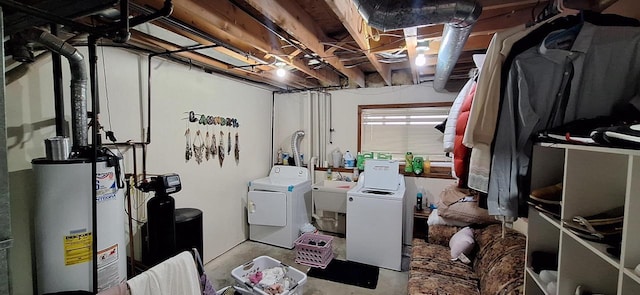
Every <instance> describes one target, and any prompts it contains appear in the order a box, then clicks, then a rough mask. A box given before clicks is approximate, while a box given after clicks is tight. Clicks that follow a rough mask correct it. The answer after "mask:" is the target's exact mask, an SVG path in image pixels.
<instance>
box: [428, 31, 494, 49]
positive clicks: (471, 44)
mask: <svg viewBox="0 0 640 295" xmlns="http://www.w3.org/2000/svg"><path fill="white" fill-rule="evenodd" d="M491 38H493V35H476V36H471V37H469V39H467V42H466V43H465V44H464V47H463V48H462V51H474V50H485V49H486V48H487V47H489V43H490V42H491ZM440 44H441V40H431V41H430V42H429V50H427V51H426V52H425V54H438V50H440Z"/></svg>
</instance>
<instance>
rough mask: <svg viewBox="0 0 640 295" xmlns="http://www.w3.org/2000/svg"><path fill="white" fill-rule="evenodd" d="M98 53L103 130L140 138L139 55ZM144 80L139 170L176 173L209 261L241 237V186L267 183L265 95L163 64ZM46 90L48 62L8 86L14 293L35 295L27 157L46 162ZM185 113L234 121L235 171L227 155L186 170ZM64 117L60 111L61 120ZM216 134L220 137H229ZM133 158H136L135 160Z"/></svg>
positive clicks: (179, 200) (143, 63) (244, 232)
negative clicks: (200, 226)
mask: <svg viewBox="0 0 640 295" xmlns="http://www.w3.org/2000/svg"><path fill="white" fill-rule="evenodd" d="M82 52H83V53H86V51H85V50H82ZM101 52H102V50H101V49H99V50H98V55H99V62H98V65H99V69H98V73H99V76H100V83H99V84H100V87H101V89H100V93H101V96H100V99H101V123H102V124H103V125H104V126H105V129H107V130H114V131H115V133H116V137H117V138H118V140H119V141H125V140H129V139H131V140H134V141H140V140H142V139H143V137H142V135H143V134H144V130H143V126H144V125H146V124H144V122H146V119H145V118H144V117H142V116H141V113H142V111H141V110H146V89H147V84H146V72H147V71H146V69H147V59H146V56H140V55H138V54H135V53H131V52H128V51H124V50H120V49H112V48H105V49H104V56H102V54H101ZM85 56H86V54H85ZM103 58H104V64H105V65H106V77H107V80H106V83H105V80H104V77H103V73H104V72H103V67H102V65H103V63H102V60H103ZM63 68H64V73H65V77H64V87H65V92H66V100H65V103H66V104H67V106H68V104H69V102H68V97H69V96H68V95H69V94H68V92H69V90H68V88H69V87H68V86H69V74H68V70H67V69H68V65H67V63H66V61H64V60H63ZM152 75H153V80H152V94H153V95H152V99H153V102H152V129H151V130H152V135H151V137H152V142H151V144H150V145H149V146H148V158H147V164H148V165H147V172H148V173H158V174H161V173H169V172H175V173H178V174H179V175H180V177H181V180H182V183H183V189H182V191H181V192H179V193H177V194H175V195H174V198H175V200H176V207H177V208H184V207H190V208H198V209H200V210H202V211H203V218H204V254H205V260H206V261H209V260H211V259H213V258H214V257H216V256H218V255H220V254H222V253H224V252H225V251H227V250H229V249H230V248H232V247H233V246H235V245H237V244H239V243H240V242H242V241H244V240H246V238H247V236H248V227H247V223H246V214H245V209H244V206H245V203H246V192H247V184H248V182H249V181H250V180H252V179H255V178H259V177H264V176H266V175H267V173H268V171H269V168H270V157H269V154H270V150H271V109H272V95H271V91H270V90H267V89H262V88H259V87H255V86H254V85H250V84H246V83H241V82H238V81H235V80H231V79H228V78H224V77H221V76H216V75H210V74H206V73H203V72H202V71H199V70H196V69H194V70H190V69H189V68H188V67H186V66H183V65H178V64H175V63H171V62H167V61H162V60H161V59H154V61H153V63H152ZM52 85H53V83H52V81H51V59H50V58H49V57H46V58H44V59H42V60H40V61H38V62H36V63H34V64H32V65H30V66H29V71H28V72H27V73H26V74H25V75H24V76H22V77H20V78H19V79H17V80H15V81H13V82H11V83H10V84H9V85H8V88H7V105H6V109H7V114H6V120H7V126H8V152H9V155H8V158H9V159H8V160H9V161H8V162H9V172H10V181H11V187H10V189H11V192H10V193H11V210H12V212H11V213H12V227H13V234H14V239H15V244H14V247H13V248H11V249H10V271H11V276H12V287H13V294H16V295H18V294H32V293H33V288H32V284H33V282H34V280H33V276H35V269H34V268H33V267H32V265H33V259H32V256H31V255H32V251H33V236H32V235H33V234H32V233H33V227H34V225H33V209H32V208H33V203H34V195H33V180H32V172H31V160H32V159H34V158H38V157H43V156H44V144H43V141H44V139H45V138H48V137H51V136H54V135H55V126H54V122H53V118H54V108H53V94H52V91H53V90H52V89H53V86H52ZM107 90H108V100H109V102H108V103H107V95H106V94H107ZM190 110H194V111H195V112H197V113H204V114H207V115H213V116H224V117H235V118H238V120H239V122H240V128H238V129H234V130H233V131H238V132H239V136H240V138H239V141H240V154H241V157H240V162H239V164H238V165H236V163H235V161H234V160H233V153H232V154H231V155H228V156H227V157H226V158H225V161H224V165H223V167H220V165H219V164H218V162H217V159H216V160H215V161H211V160H210V161H209V162H204V163H202V164H201V165H198V164H196V162H195V161H194V160H193V159H192V160H190V161H189V162H188V163H185V159H184V150H185V137H184V132H185V129H186V126H187V125H186V121H185V120H183V118H184V117H185V116H186V115H185V113H184V112H188V111H190ZM70 116H71V115H70V112H69V108H68V107H67V111H66V117H67V120H70ZM197 128H198V127H197V125H193V126H191V130H192V134H194V133H195V131H196V129H197ZM217 128H220V127H217ZM214 129H215V130H216V131H217V132H218V133H219V131H220V130H219V129H216V128H215V127H212V128H211V130H212V131H213V130H214ZM202 130H203V131H204V130H205V129H204V128H203V129H202ZM224 131H225V134H226V132H227V130H226V129H225V130H224ZM218 137H219V135H218ZM226 141H227V139H226V136H225V142H226ZM138 156H139V159H141V153H138ZM125 160H126V161H127V162H126V163H125V165H126V171H127V172H129V173H131V172H132V171H133V168H132V166H133V165H132V163H131V161H130V160H131V151H127V152H126V154H125ZM139 169H141V165H140V163H139ZM139 172H141V170H139Z"/></svg>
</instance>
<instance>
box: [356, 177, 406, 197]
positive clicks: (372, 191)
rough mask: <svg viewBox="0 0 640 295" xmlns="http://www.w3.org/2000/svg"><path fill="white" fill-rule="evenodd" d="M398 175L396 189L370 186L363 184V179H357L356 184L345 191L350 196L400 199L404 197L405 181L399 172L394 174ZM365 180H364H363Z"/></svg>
mask: <svg viewBox="0 0 640 295" xmlns="http://www.w3.org/2000/svg"><path fill="white" fill-rule="evenodd" d="M396 175H397V176H398V182H399V183H398V186H397V188H398V189H396V190H387V189H377V188H370V187H367V186H365V185H364V181H363V182H362V183H361V182H360V181H358V185H357V186H356V187H354V188H352V189H351V190H349V192H347V196H350V197H366V198H379V199H389V200H402V199H404V193H405V190H406V188H405V183H404V176H402V175H401V174H396ZM365 181H366V180H365Z"/></svg>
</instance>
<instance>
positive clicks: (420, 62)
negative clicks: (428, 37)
mask: <svg viewBox="0 0 640 295" xmlns="http://www.w3.org/2000/svg"><path fill="white" fill-rule="evenodd" d="M415 63H416V66H419V67H421V66H424V65H425V64H426V63H427V57H425V56H424V53H421V54H418V56H416V61H415Z"/></svg>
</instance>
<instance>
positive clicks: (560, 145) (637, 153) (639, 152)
mask: <svg viewBox="0 0 640 295" xmlns="http://www.w3.org/2000/svg"><path fill="white" fill-rule="evenodd" d="M538 145H540V146H542V147H551V148H560V149H567V150H577V151H590V152H599V153H606V154H623V155H634V156H640V150H633V149H619V148H608V147H601V146H590V145H579V144H566V143H550V142H541V143H538Z"/></svg>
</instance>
